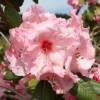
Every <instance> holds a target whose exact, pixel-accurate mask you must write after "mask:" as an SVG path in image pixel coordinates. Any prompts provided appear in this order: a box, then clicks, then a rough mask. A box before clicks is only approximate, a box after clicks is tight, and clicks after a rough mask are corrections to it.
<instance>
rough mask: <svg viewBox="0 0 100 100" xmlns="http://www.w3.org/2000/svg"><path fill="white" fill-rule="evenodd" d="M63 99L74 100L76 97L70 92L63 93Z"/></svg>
mask: <svg viewBox="0 0 100 100" xmlns="http://www.w3.org/2000/svg"><path fill="white" fill-rule="evenodd" d="M64 98H65V100H76V98H75V97H74V96H73V95H72V94H71V93H68V92H67V93H66V94H64Z"/></svg>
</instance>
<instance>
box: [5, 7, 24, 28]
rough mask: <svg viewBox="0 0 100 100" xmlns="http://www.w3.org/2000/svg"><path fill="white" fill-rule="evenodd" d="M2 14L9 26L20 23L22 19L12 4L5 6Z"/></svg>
mask: <svg viewBox="0 0 100 100" xmlns="http://www.w3.org/2000/svg"><path fill="white" fill-rule="evenodd" d="M4 14H5V17H6V20H7V22H8V24H9V25H10V27H16V26H19V25H20V23H21V21H22V20H21V16H20V15H19V14H18V12H17V11H16V10H15V9H14V7H13V6H12V5H9V6H6V7H5V11H4Z"/></svg>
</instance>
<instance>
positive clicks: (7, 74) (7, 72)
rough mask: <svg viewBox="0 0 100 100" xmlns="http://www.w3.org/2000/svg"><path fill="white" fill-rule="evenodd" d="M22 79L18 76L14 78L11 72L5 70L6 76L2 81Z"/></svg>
mask: <svg viewBox="0 0 100 100" xmlns="http://www.w3.org/2000/svg"><path fill="white" fill-rule="evenodd" d="M21 78H22V77H20V76H16V75H15V74H14V73H13V72H11V71H10V70H7V71H6V74H5V76H4V79H5V80H19V79H21Z"/></svg>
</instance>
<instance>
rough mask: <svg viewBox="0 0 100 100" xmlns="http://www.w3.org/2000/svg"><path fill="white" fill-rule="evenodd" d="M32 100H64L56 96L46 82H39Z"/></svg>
mask: <svg viewBox="0 0 100 100" xmlns="http://www.w3.org/2000/svg"><path fill="white" fill-rule="evenodd" d="M32 100H64V98H62V96H61V95H56V93H55V92H54V91H53V90H52V87H51V85H50V84H49V83H48V82H47V81H40V82H39V84H38V85H37V87H36V89H35V91H34V94H33V97H32Z"/></svg>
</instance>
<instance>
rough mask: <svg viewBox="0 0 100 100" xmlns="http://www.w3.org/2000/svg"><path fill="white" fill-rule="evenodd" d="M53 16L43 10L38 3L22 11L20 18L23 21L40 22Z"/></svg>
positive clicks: (53, 16)
mask: <svg viewBox="0 0 100 100" xmlns="http://www.w3.org/2000/svg"><path fill="white" fill-rule="evenodd" d="M55 17H56V16H55V15H53V14H51V13H49V12H46V11H44V10H43V9H42V8H41V7H40V6H39V5H37V4H33V5H31V6H30V7H29V8H28V9H27V11H26V12H24V13H23V16H22V19H23V21H29V22H36V23H40V22H42V21H45V20H47V19H53V18H55Z"/></svg>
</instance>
